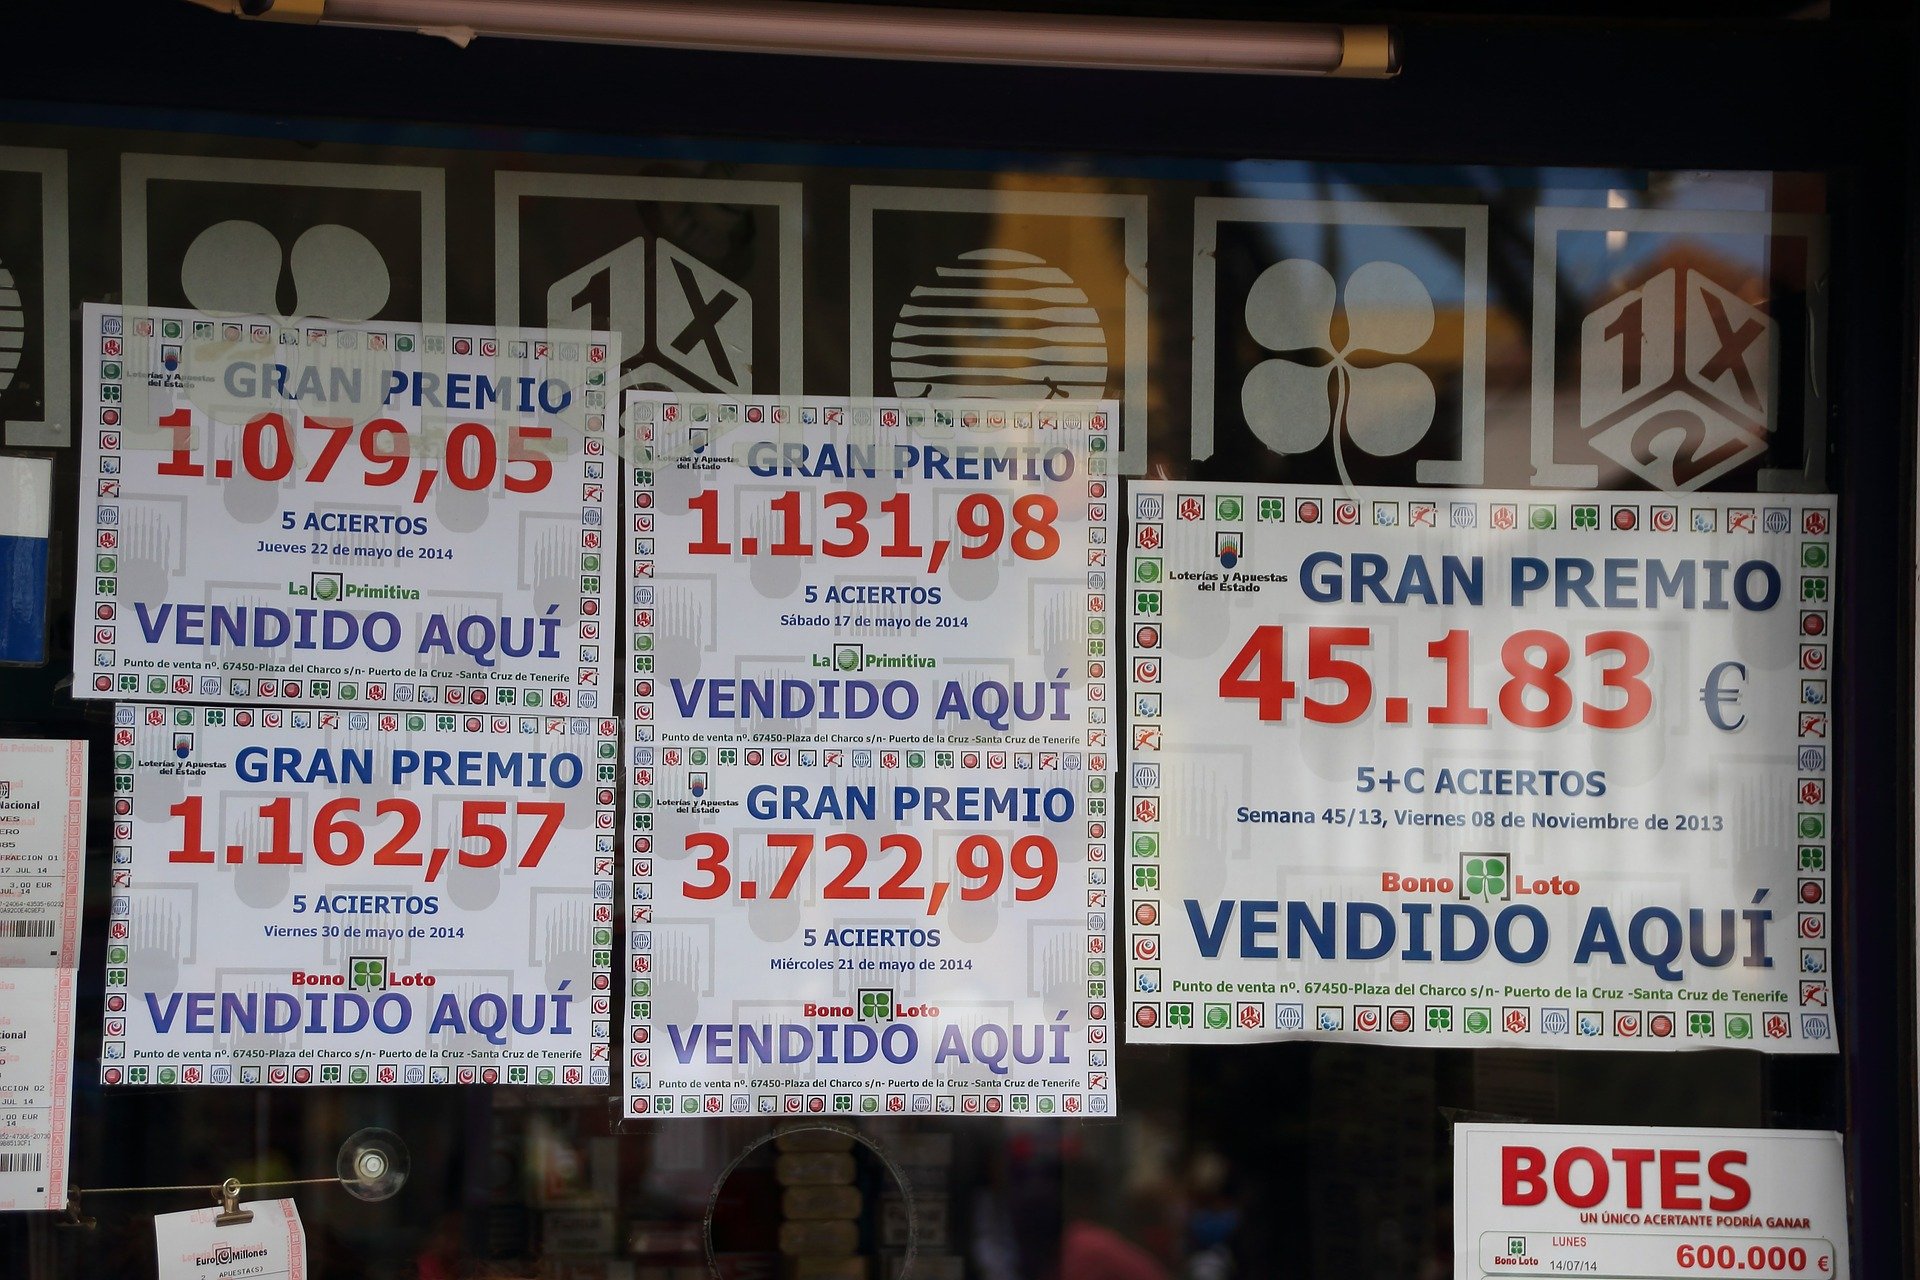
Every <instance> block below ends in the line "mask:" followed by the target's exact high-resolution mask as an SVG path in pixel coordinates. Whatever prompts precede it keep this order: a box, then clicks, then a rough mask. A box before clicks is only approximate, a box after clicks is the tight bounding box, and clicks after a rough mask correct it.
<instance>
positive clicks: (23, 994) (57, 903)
mask: <svg viewBox="0 0 1920 1280" xmlns="http://www.w3.org/2000/svg"><path fill="white" fill-rule="evenodd" d="M86 820H87V744H86V743H84V742H57V741H39V740H27V739H18V738H14V739H0V1210H7V1209H60V1208H64V1207H65V1206H66V1202H67V1170H68V1164H67V1157H68V1136H69V1128H70V1120H71V1114H72V1107H73V1012H74V984H75V981H76V978H77V970H78V967H79V963H80V910H81V905H82V904H81V882H82V878H83V875H82V873H83V871H84V867H85V855H86V845H85V842H86Z"/></svg>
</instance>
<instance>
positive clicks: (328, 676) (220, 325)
mask: <svg viewBox="0 0 1920 1280" xmlns="http://www.w3.org/2000/svg"><path fill="white" fill-rule="evenodd" d="M83 324H84V329H85V338H84V342H85V344H86V346H87V347H88V348H89V349H88V350H87V351H86V353H85V356H84V359H83V362H82V363H83V365H84V369H83V386H84V390H85V402H86V412H87V414H88V415H89V416H90V421H89V422H88V424H87V427H86V429H85V430H84V431H83V432H82V450H81V474H82V481H81V484H82V492H81V521H80V526H81V534H80V536H81V544H82V545H81V547H80V549H79V555H78V557H77V571H78V575H79V576H78V594H77V600H78V605H77V608H76V611H75V633H74V652H75V654H76V664H77V665H78V666H79V668H80V674H79V676H78V678H77V679H76V681H75V692H76V693H77V694H78V695H80V696H83V697H95V698H120V699H126V700H134V699H154V700H171V699H180V700H197V701H202V702H212V701H235V702H256V703H263V704H269V705H270V704H275V703H279V704H294V703H304V704H315V703H320V704H343V703H377V702H386V703H400V704H412V705H438V706H468V707H506V708H512V709H516V710H526V709H538V710H550V709H558V710H561V711H585V712H588V713H593V712H595V711H597V710H599V709H600V708H601V707H602V705H603V704H602V702H601V699H602V698H603V697H606V699H607V701H606V703H605V705H606V706H611V705H612V698H611V696H610V695H608V694H606V693H605V692H604V683H603V682H604V681H605V680H606V679H607V678H608V673H609V671H610V669H611V661H610V660H611V657H612V651H611V645H610V643H608V642H607V641H604V640H602V638H601V634H600V629H601V627H602V625H603V623H604V615H605V611H606V609H607V607H608V604H609V601H610V600H611V598H612V597H611V594H610V591H609V588H608V585H607V584H608V583H609V579H608V578H607V577H606V574H605V573H604V572H603V568H602V562H603V557H604V556H605V555H606V554H607V550H608V549H607V548H605V547H603V546H602V539H603V538H604V537H605V536H606V533H607V529H606V521H607V518H608V513H609V511H610V509H611V508H610V504H609V502H608V501H607V497H606V495H607V484H608V480H607V473H608V467H609V465H610V460H609V459H608V457H607V454H608V452H609V444H608V441H609V440H610V439H611V438H612V435H611V433H609V432H608V430H607V420H608V409H607V394H608V393H607V387H606V376H607V375H606V371H607V368H608V367H609V365H610V364H616V362H617V360H618V352H617V350H616V349H615V348H614V347H613V345H612V342H611V340H610V339H609V337H608V336H607V335H605V334H586V333H567V334H563V333H548V332H546V331H543V330H494V329H486V328H461V327H453V328H447V327H444V326H420V325H412V326H383V325H379V324H377V323H376V324H372V325H338V324H331V323H323V322H319V321H287V320H272V319H267V318H252V319H249V318H246V317H238V318H236V317H214V316H210V315H205V314H202V313H199V312H193V311H185V310H166V309H158V310H138V311H136V310H128V309H121V308H114V307H105V306H99V305H92V304H90V305H89V306H88V307H87V309H86V314H85V317H84V320H83Z"/></svg>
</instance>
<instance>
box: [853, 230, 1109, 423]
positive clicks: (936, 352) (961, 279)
mask: <svg viewBox="0 0 1920 1280" xmlns="http://www.w3.org/2000/svg"><path fill="white" fill-rule="evenodd" d="M935 276H936V278H935V280H934V281H933V282H932V283H928V284H922V285H918V286H916V287H915V288H914V290H913V293H912V294H911V295H910V296H909V297H908V299H907V302H906V304H905V305H904V306H902V307H901V308H900V316H899V319H898V320H896V321H895V323H894V326H893V345H892V347H891V349H890V351H889V354H890V355H891V356H892V359H893V368H892V372H893V385H894V394H895V395H898V396H901V397H903V398H906V399H921V398H928V399H936V400H950V399H966V398H974V397H990V396H991V397H999V396H1004V397H1008V398H1023V397H1031V398H1034V399H1065V398H1079V399H1091V398H1095V397H1098V396H1101V395H1104V394H1105V393H1106V388H1107V338H1106V333H1105V332H1104V331H1103V330H1102V329H1101V328H1100V313H1099V312H1097V311H1096V310H1094V308H1093V306H1092V304H1091V303H1090V302H1089V301H1088V299H1087V294H1086V291H1085V290H1084V289H1082V288H1081V287H1080V286H1079V285H1077V284H1075V283H1074V280H1073V277H1072V276H1070V275H1068V274H1067V273H1066V272H1064V271H1062V270H1061V269H1060V268H1058V267H1056V266H1052V265H1051V264H1049V263H1048V262H1047V261H1046V259H1044V258H1040V257H1037V256H1035V255H1034V254H1031V253H1024V252H1022V251H1020V250H1018V249H974V250H971V251H970V252H967V253H963V254H961V255H960V257H959V258H958V259H957V260H956V261H955V262H954V264H953V265H952V266H945V267H940V268H938V269H937V271H936V273H935Z"/></svg>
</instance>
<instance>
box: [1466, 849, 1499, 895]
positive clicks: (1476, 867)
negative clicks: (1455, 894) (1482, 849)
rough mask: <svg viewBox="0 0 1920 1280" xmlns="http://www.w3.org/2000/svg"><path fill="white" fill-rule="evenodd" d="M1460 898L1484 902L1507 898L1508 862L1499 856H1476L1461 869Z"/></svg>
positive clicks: (1468, 860)
mask: <svg viewBox="0 0 1920 1280" xmlns="http://www.w3.org/2000/svg"><path fill="white" fill-rule="evenodd" d="M1460 896H1461V897H1463V898H1478V899H1480V900H1481V901H1482V902H1487V901H1490V900H1492V899H1494V898H1505V897H1506V896H1507V860H1506V858H1505V857H1503V856H1501V855H1499V854H1476V855H1474V856H1473V857H1470V858H1468V859H1467V860H1466V862H1465V863H1464V864H1463V865H1462V866H1461V868H1460Z"/></svg>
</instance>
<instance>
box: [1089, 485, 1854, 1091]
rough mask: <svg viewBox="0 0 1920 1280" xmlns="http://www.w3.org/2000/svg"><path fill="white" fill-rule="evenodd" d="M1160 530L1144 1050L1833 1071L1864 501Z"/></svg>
mask: <svg viewBox="0 0 1920 1280" xmlns="http://www.w3.org/2000/svg"><path fill="white" fill-rule="evenodd" d="M1129 503H1130V516H1131V525H1130V531H1129V538H1130V548H1129V579H1130V580H1129V583H1128V606H1127V607H1128V618H1127V623H1128V626H1129V628H1130V635H1129V640H1130V645H1131V648H1130V661H1131V664H1132V670H1131V672H1130V676H1131V681H1130V685H1129V696H1130V704H1129V712H1130V723H1129V733H1130V740H1129V755H1128V765H1127V768H1128V773H1127V781H1128V784H1129V792H1128V797H1127V804H1128V817H1129V827H1128V840H1127V854H1128V857H1127V872H1128V877H1129V880H1128V883H1129V888H1130V892H1131V896H1130V900H1129V905H1128V924H1127V948H1128V954H1129V964H1130V984H1129V985H1130V992H1129V995H1130V1000H1131V1007H1130V1019H1129V1027H1128V1034H1129V1036H1130V1037H1131V1038H1133V1039H1135V1040H1141V1041H1149V1042H1159V1043H1181V1042H1216V1043H1230V1042H1241V1041H1250V1040H1262V1039H1272V1038H1279V1037H1289V1036H1313V1037H1325V1038H1333V1039H1343V1040H1351V1041H1361V1042H1373V1043H1399V1044H1420V1045H1451V1046H1460V1047H1472V1046H1474V1045H1489V1046H1491V1045H1502V1046H1510V1047H1527V1046H1531V1047H1536V1048H1587V1049H1650V1050H1658V1049H1700V1048H1724V1047H1735V1048H1750V1049H1761V1050H1765V1051H1768V1052H1775V1053H1832V1052H1834V1051H1835V1034H1836V1028H1835V1025H1834V1018H1833V1012H1832V982H1833V975H1832V972H1831V970H1832V960H1831V952H1830V932H1831V925H1832V921H1831V916H1830V909H1831V879H1830V877H1831V874H1832V865H1831V864H1832V858H1833V850H1834V844H1833V841H1832V829H1831V815H1830V809H1829V787H1830V780H1831V777H1832V770H1831V761H1830V757H1829V751H1830V744H1831V743H1832V741H1833V725H1832V710H1831V699H1830V695H1829V689H1830V682H1831V680H1832V678H1833V677H1832V671H1831V666H1832V662H1831V658H1832V645H1831V641H1832V636H1831V630H1832V626H1833V618H1834V614H1833V609H1834V599H1833V584H1834V582H1835V578H1834V567H1833V546H1834V533H1833V506H1834V501H1833V499H1832V498H1830V497H1819V496H1807V495H1785V494H1779V495H1755V496H1735V495H1715V496H1712V497H1701V496H1693V497H1686V498H1673V499H1662V498H1661V497H1658V496H1644V497H1643V496H1637V495H1625V494H1621V495H1611V494H1609V495H1596V494H1542V493H1502V492H1471V493H1469V492H1461V493H1457V494H1444V495H1442V494H1434V493H1431V492H1422V491H1419V490H1374V491H1365V492H1362V493H1360V494H1358V495H1354V494H1350V493H1348V492H1347V491H1345V490H1339V489H1331V488H1326V489H1320V488H1284V489H1282V488H1263V487H1255V486H1244V485H1230V484H1200V483H1141V484H1136V485H1134V486H1132V488H1131V489H1130V490H1129Z"/></svg>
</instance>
